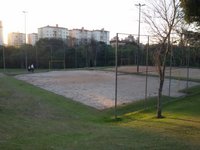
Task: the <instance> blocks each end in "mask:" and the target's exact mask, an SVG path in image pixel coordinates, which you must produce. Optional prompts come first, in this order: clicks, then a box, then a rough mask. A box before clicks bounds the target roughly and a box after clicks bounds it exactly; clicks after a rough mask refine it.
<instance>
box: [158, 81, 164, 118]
mask: <svg viewBox="0 0 200 150" xmlns="http://www.w3.org/2000/svg"><path fill="white" fill-rule="evenodd" d="M163 84H164V79H160V84H159V89H158V102H157V118H163V116H162V103H161V98H162V89H163Z"/></svg>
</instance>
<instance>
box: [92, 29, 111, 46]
mask: <svg viewBox="0 0 200 150" xmlns="http://www.w3.org/2000/svg"><path fill="white" fill-rule="evenodd" d="M109 35H110V32H109V31H105V30H104V29H101V30H93V31H92V38H93V39H94V40H95V41H98V42H104V43H106V44H109Z"/></svg>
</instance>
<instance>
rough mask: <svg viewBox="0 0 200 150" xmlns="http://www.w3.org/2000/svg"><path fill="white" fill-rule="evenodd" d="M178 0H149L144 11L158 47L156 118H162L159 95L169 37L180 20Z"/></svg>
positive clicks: (168, 49)
mask: <svg viewBox="0 0 200 150" xmlns="http://www.w3.org/2000/svg"><path fill="white" fill-rule="evenodd" d="M179 5H180V4H179V0H159V1H158V0H149V4H148V8H147V10H146V11H145V12H144V16H145V21H146V23H147V24H148V26H149V27H150V30H149V31H150V32H151V34H152V35H153V37H154V39H155V41H156V42H157V43H158V46H159V47H158V48H157V50H156V52H155V64H156V67H157V71H158V74H159V89H158V100H157V118H162V117H163V116H162V106H161V97H162V91H163V84H164V79H165V68H166V60H167V56H168V54H169V53H170V37H171V34H172V33H173V31H174V30H175V28H176V26H177V25H178V22H179V21H180V11H179V8H180V7H179Z"/></svg>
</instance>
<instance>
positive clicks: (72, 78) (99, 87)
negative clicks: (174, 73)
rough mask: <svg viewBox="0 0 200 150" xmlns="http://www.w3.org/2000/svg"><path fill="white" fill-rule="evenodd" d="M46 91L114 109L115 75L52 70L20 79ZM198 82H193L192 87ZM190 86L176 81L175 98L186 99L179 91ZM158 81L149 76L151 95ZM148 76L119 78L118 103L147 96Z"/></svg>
mask: <svg viewBox="0 0 200 150" xmlns="http://www.w3.org/2000/svg"><path fill="white" fill-rule="evenodd" d="M16 78H17V79H20V80H24V81H27V82H29V83H31V84H33V85H36V86H38V87H41V88H43V89H46V90H49V91H52V92H54V93H56V94H59V95H63V96H65V97H68V98H71V99H73V100H75V101H79V102H81V103H84V104H86V105H89V106H92V107H95V108H97V109H105V108H108V107H112V106H114V95H115V93H114V91H115V73H114V72H106V71H86V70H76V71H51V72H47V73H33V74H25V75H18V76H16ZM197 84H198V83H194V82H189V86H194V85H197ZM168 87H169V80H167V79H166V80H165V85H164V89H163V90H164V91H163V94H164V95H168V91H169V90H168ZM185 87H186V81H179V80H172V82H171V96H174V97H175V96H182V95H183V94H182V93H179V92H178V90H180V89H183V88H185ZM157 89H158V78H157V77H148V96H155V95H156V94H157ZM144 91H145V77H144V76H136V75H119V76H118V104H122V103H129V102H132V101H136V100H139V99H143V98H144V97H145V92H144Z"/></svg>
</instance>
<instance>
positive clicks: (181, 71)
mask: <svg viewBox="0 0 200 150" xmlns="http://www.w3.org/2000/svg"><path fill="white" fill-rule="evenodd" d="M114 69H115V68H109V69H108V70H113V71H114ZM118 70H119V71H120V72H125V73H136V72H137V67H136V66H119V67H118ZM139 72H140V73H144V74H145V73H146V66H139ZM148 73H149V74H153V75H157V74H158V73H157V71H156V67H155V66H148ZM165 75H166V76H170V68H169V67H167V68H166V72H165ZM171 76H173V77H181V78H187V68H176V67H172V69H171ZM189 78H190V79H200V69H194V68H189Z"/></svg>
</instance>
